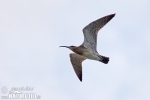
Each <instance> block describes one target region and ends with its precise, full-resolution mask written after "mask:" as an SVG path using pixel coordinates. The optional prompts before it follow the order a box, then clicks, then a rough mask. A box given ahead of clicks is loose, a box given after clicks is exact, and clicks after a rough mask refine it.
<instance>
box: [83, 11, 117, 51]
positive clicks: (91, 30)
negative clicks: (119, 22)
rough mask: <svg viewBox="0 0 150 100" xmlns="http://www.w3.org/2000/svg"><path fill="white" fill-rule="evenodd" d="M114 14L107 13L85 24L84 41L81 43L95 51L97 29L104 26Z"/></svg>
mask: <svg viewBox="0 0 150 100" xmlns="http://www.w3.org/2000/svg"><path fill="white" fill-rule="evenodd" d="M114 16H115V14H111V15H107V16H104V17H102V18H100V19H98V20H96V21H93V22H91V23H90V24H89V25H87V26H86V27H85V28H84V29H83V34H84V42H83V43H82V45H83V46H84V47H85V48H87V49H89V50H90V51H93V52H94V53H97V50H96V48H97V34H98V31H99V30H100V29H101V28H102V27H104V26H105V25H106V24H107V23H108V22H109V21H110V20H111V19H112V18H113V17H114Z"/></svg>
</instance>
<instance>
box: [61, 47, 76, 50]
mask: <svg viewBox="0 0 150 100" xmlns="http://www.w3.org/2000/svg"><path fill="white" fill-rule="evenodd" d="M60 47H66V48H69V49H70V50H73V49H74V48H76V46H60Z"/></svg>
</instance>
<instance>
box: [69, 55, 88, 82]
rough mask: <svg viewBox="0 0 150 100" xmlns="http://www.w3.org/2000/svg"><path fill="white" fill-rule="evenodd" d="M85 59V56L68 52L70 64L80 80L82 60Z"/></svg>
mask: <svg viewBox="0 0 150 100" xmlns="http://www.w3.org/2000/svg"><path fill="white" fill-rule="evenodd" d="M85 59H86V58H85V57H83V56H80V55H78V54H75V53H71V54H70V61H71V64H72V66H73V69H74V71H75V73H76V75H77V77H78V78H79V80H80V81H82V62H83V61H84V60H85Z"/></svg>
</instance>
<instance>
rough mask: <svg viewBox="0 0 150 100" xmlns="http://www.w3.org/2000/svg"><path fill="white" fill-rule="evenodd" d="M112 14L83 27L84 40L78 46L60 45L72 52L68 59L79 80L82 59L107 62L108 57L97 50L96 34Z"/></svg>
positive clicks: (80, 77) (80, 78)
mask: <svg viewBox="0 0 150 100" xmlns="http://www.w3.org/2000/svg"><path fill="white" fill-rule="evenodd" d="M114 16H115V14H110V15H107V16H104V17H102V18H99V19H97V20H96V21H93V22H91V23H90V24H88V25H87V26H86V27H84V28H83V35H84V41H83V43H82V44H81V45H80V46H60V47H66V48H69V49H70V50H72V51H73V52H74V53H71V54H70V61H71V63H72V66H73V69H74V71H75V73H76V75H77V77H78V78H79V80H80V81H82V62H83V61H84V60H86V59H91V60H96V61H100V62H102V63H104V64H107V63H108V62H109V57H106V56H103V55H100V54H99V53H98V52H97V49H96V48H97V35H98V31H99V30H100V29H101V28H102V27H103V26H104V25H106V24H107V23H108V22H109V21H110V20H111V19H112V18H113V17H114Z"/></svg>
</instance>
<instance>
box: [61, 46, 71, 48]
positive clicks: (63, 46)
mask: <svg viewBox="0 0 150 100" xmlns="http://www.w3.org/2000/svg"><path fill="white" fill-rule="evenodd" d="M59 47H66V48H69V47H68V46H59Z"/></svg>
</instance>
